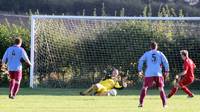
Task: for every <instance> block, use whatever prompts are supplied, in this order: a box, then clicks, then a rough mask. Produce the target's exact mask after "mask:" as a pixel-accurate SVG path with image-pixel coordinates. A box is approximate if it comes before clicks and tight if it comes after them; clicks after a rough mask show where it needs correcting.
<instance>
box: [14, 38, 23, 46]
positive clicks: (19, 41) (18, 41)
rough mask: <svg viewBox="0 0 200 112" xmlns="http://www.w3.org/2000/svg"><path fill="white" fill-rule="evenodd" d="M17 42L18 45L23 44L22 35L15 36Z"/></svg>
mask: <svg viewBox="0 0 200 112" xmlns="http://www.w3.org/2000/svg"><path fill="white" fill-rule="evenodd" d="M15 44H16V45H18V46H21V45H22V39H21V38H20V37H16V38H15Z"/></svg>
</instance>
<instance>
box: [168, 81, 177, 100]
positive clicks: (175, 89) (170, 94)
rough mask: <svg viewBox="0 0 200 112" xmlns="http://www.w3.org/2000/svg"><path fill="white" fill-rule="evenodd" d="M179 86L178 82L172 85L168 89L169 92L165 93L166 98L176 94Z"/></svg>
mask: <svg viewBox="0 0 200 112" xmlns="http://www.w3.org/2000/svg"><path fill="white" fill-rule="evenodd" d="M178 88H179V84H178V82H177V83H176V84H175V85H174V87H173V88H172V89H171V90H170V92H169V94H168V95H167V98H171V97H172V96H173V95H175V94H176V92H177V91H178Z"/></svg>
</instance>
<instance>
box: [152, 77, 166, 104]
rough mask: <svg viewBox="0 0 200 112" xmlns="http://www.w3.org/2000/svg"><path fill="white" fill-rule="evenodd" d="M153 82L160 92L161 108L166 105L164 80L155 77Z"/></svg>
mask: <svg viewBox="0 0 200 112" xmlns="http://www.w3.org/2000/svg"><path fill="white" fill-rule="evenodd" d="M154 81H155V82H156V86H157V87H158V88H159V91H160V98H161V100H162V104H163V107H166V105H167V98H166V94H165V90H164V79H163V77H155V78H154Z"/></svg>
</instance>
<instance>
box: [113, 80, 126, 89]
mask: <svg viewBox="0 0 200 112" xmlns="http://www.w3.org/2000/svg"><path fill="white" fill-rule="evenodd" d="M114 88H115V89H118V90H121V89H124V87H123V86H122V85H120V84H119V82H116V84H115V86H114Z"/></svg>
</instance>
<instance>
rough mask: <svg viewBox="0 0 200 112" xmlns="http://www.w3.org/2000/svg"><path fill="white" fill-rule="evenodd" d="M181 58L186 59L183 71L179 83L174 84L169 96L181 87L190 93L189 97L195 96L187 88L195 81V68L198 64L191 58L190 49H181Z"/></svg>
mask: <svg viewBox="0 0 200 112" xmlns="http://www.w3.org/2000/svg"><path fill="white" fill-rule="evenodd" d="M180 55H181V58H182V59H183V60H184V64H183V69H184V70H183V72H181V73H180V74H179V78H178V81H177V83H176V84H175V85H174V87H173V88H172V89H171V91H170V93H169V95H168V96H167V97H168V98H170V97H172V96H173V95H174V94H175V93H176V92H177V90H178V88H179V87H180V88H181V89H182V90H183V91H184V92H185V93H186V94H188V97H190V98H191V97H194V95H193V93H192V92H191V91H190V90H189V89H188V88H187V86H188V85H190V84H191V83H192V82H193V81H194V69H195V68H196V65H195V64H194V62H193V61H192V60H191V59H190V58H189V56H188V51H187V50H181V51H180Z"/></svg>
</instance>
